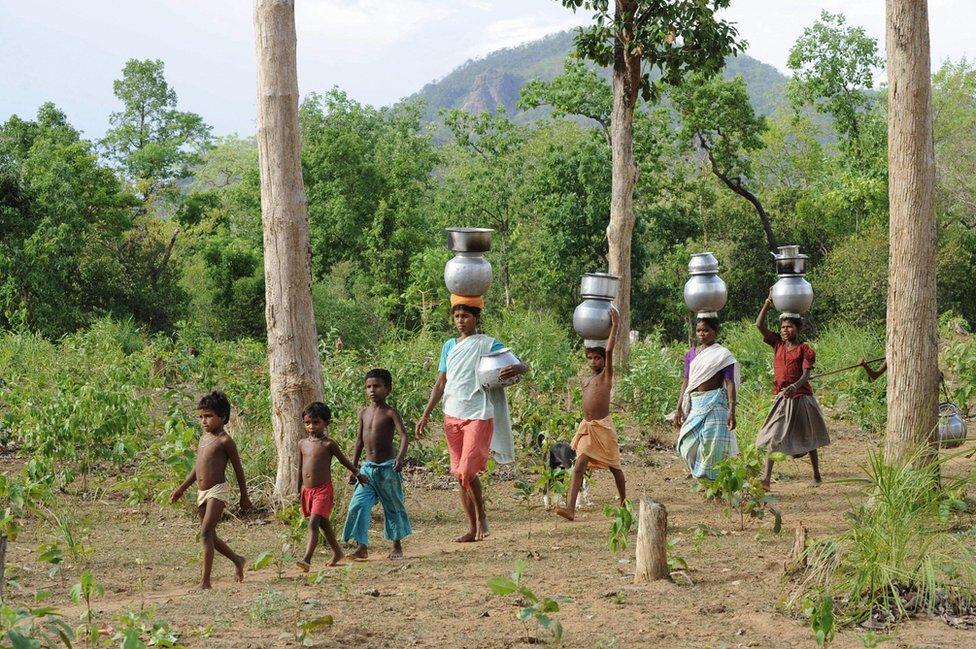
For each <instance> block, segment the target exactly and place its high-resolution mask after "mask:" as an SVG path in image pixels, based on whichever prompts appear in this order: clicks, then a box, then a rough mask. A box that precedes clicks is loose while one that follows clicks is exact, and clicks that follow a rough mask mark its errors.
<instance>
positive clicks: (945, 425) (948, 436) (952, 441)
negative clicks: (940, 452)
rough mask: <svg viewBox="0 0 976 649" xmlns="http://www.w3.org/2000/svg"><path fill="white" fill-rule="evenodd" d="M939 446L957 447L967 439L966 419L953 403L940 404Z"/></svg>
mask: <svg viewBox="0 0 976 649" xmlns="http://www.w3.org/2000/svg"><path fill="white" fill-rule="evenodd" d="M938 439H939V446H940V447H942V448H956V447H957V446H962V443H963V442H965V441H966V421H965V420H964V419H963V418H962V415H960V414H959V409H958V408H956V406H954V405H953V404H951V403H940V404H939V434H938Z"/></svg>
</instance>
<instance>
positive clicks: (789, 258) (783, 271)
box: [770, 246, 807, 275]
mask: <svg viewBox="0 0 976 649" xmlns="http://www.w3.org/2000/svg"><path fill="white" fill-rule="evenodd" d="M770 254H771V255H772V256H773V258H774V259H775V260H776V274H777V275H802V274H804V273H805V272H807V256H806V255H803V254H800V246H780V247H779V253H778V254H777V253H775V252H773V253H770Z"/></svg>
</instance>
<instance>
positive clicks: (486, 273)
mask: <svg viewBox="0 0 976 649" xmlns="http://www.w3.org/2000/svg"><path fill="white" fill-rule="evenodd" d="M444 283H445V284H446V285H447V290H448V291H450V292H451V293H454V294H455V295H465V296H468V297H475V296H479V295H484V294H485V293H487V292H488V287H489V286H491V264H489V263H488V260H487V259H485V258H484V253H481V252H459V253H457V255H455V257H454V258H453V259H451V260H450V261H448V262H447V264H445V265H444Z"/></svg>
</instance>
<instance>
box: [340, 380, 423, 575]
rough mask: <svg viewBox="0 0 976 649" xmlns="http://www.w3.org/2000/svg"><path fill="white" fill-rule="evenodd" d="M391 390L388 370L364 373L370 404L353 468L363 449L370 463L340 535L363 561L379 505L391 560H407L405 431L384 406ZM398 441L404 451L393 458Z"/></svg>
mask: <svg viewBox="0 0 976 649" xmlns="http://www.w3.org/2000/svg"><path fill="white" fill-rule="evenodd" d="M392 389H393V377H392V376H391V375H390V372H389V371H388V370H383V369H373V370H370V371H369V372H367V373H366V396H367V397H369V400H370V401H371V402H372V403H371V404H370V405H368V406H366V407H365V408H363V409H362V410H360V411H359V432H358V433H357V434H356V452H355V456H354V457H353V464H354V465H356V466H357V467H358V466H359V460H360V457H361V456H362V453H363V449H364V448H365V450H366V462H365V463H364V464H363V465H362V468H361V469H360V473H362V475H364V476H366V477H367V478H368V480H369V482H368V483H366V484H359V485H358V486H357V487H356V491H355V492H353V495H352V500H350V501H349V513H348V514H347V515H346V525H345V527H344V528H343V530H342V539H343V540H344V541H349V540H350V539H355V541H356V543H358V544H359V547H358V548H357V549H356V551H355V552H353V553H352V555H351V558H352V559H359V560H363V559H366V557H367V556H368V555H369V551H368V545H369V544H368V534H369V524H370V521H371V518H372V511H373V506H374V505H375V504H376V501H377V500H379V501H380V504H382V505H383V517H384V519H385V520H384V525H383V528H384V536H385V537H386V539H387V540H388V541H393V549H392V550H391V551H390V555H389V556H390V558H391V559H400V558H402V557H403V547H402V546H401V545H400V541H401V540H402V539H403V538H404V537H406V536H408V535H409V534H410V519H409V518H407V510H406V507H404V504H403V478H402V477H401V475H400V471H401V470H402V469H403V458H404V457H405V456H406V454H407V431H406V429H405V428H404V427H403V421H402V420H401V419H400V413H399V412H397V410H396V408H394V407H393V406H391V405H389V404H388V403H386V398H387V396H389V394H390V391H391V390H392ZM394 432H396V433H398V434H399V435H400V450H399V452H397V454H396V455H395V456H394V454H393V433H394Z"/></svg>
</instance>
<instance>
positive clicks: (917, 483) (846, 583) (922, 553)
mask: <svg viewBox="0 0 976 649" xmlns="http://www.w3.org/2000/svg"><path fill="white" fill-rule="evenodd" d="M951 457H953V456H943V457H942V458H941V459H939V460H937V461H936V462H935V464H934V465H932V466H929V467H926V468H916V467H914V466H912V464H911V463H909V464H906V465H905V466H891V465H888V464H885V462H884V461H883V459H882V458H881V456H879V455H876V454H875V455H872V456H871V457H870V459H869V461H868V463H867V465H866V466H865V467H864V472H865V475H864V477H863V478H858V479H852V480H845V481H842V482H849V483H854V484H857V485H858V486H860V487H862V489H863V493H864V494H865V496H866V501H865V502H863V503H861V504H856V505H855V504H853V503H852V505H851V510H850V511H849V512H848V514H847V520H848V523H849V528H848V529H847V530H846V531H844V532H843V533H841V534H839V535H836V536H832V537H829V538H826V539H823V540H820V541H818V542H817V543H814V544H813V545H812V546H811V547H810V548H808V549H807V552H806V560H807V569H806V571H805V572H804V573H803V574H802V575H801V576H800V578H799V579H798V580H797V581H795V582H794V583H792V584H791V585H790V586H789V588H788V593H787V596H786V599H785V606H786V608H787V609H788V610H792V611H794V612H798V611H800V610H801V609H802V607H803V602H805V601H808V600H810V599H811V598H814V601H821V600H818V599H817V598H820V597H823V596H828V597H831V598H833V601H834V603H835V606H836V607H837V608H838V609H839V611H838V622H839V623H840V624H855V623H860V622H863V621H865V620H867V619H869V618H871V619H873V620H875V621H876V622H880V623H883V624H890V623H894V622H896V621H899V620H902V619H904V618H905V617H907V616H908V615H911V614H914V613H922V612H927V613H931V612H933V610H935V608H936V607H937V606H939V607H943V608H945V607H951V606H953V605H955V604H959V603H966V602H971V601H972V598H973V597H974V594H976V563H974V560H973V559H974V557H973V550H974V545H973V541H972V539H971V538H967V537H964V536H960V535H957V534H954V533H953V528H952V518H953V515H954V513H955V512H958V511H960V510H962V509H965V506H966V505H965V502H964V501H963V500H962V499H961V498H960V496H959V494H961V493H962V491H963V488H964V487H965V486H966V485H968V484H970V483H971V482H972V481H973V476H972V474H968V475H966V476H964V477H961V478H945V479H943V482H942V485H941V486H940V482H939V473H940V471H941V470H942V469H943V468H944V466H945V463H946V461H947V460H948V459H950V458H951Z"/></svg>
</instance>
